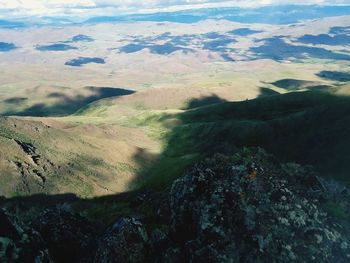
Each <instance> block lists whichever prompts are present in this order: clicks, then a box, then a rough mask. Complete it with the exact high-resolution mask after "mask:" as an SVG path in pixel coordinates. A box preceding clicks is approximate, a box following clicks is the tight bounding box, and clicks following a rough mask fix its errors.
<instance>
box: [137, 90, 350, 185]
mask: <svg viewBox="0 0 350 263" xmlns="http://www.w3.org/2000/svg"><path fill="white" fill-rule="evenodd" d="M340 90H341V89H340ZM343 93H344V92H339V91H337V92H335V91H332V92H319V91H307V92H296V93H288V94H283V95H272V96H267V97H261V98H258V99H255V100H249V101H243V102H225V103H218V104H214V105H210V106H205V107H202V108H197V109H193V110H188V111H186V112H184V113H180V114H178V115H165V116H164V115H163V116H162V117H159V115H155V116H152V117H149V119H148V123H150V122H152V119H153V120H157V121H161V122H163V123H166V122H167V121H169V120H170V119H174V118H177V119H178V121H179V122H180V123H181V124H180V125H178V126H176V127H174V128H173V129H171V130H169V132H168V134H167V136H166V140H165V141H166V142H165V144H166V146H165V148H164V151H163V153H162V155H161V157H160V158H159V159H158V161H157V162H155V163H154V164H153V165H152V166H151V167H147V169H145V171H144V172H142V173H141V174H140V175H139V177H138V179H137V180H136V181H135V184H136V185H137V186H140V185H141V186H144V187H149V186H152V187H162V186H164V185H167V184H168V183H169V182H171V181H172V180H173V179H174V178H176V177H177V176H179V175H180V174H181V172H183V170H184V169H185V168H186V167H187V166H188V165H189V164H191V163H193V162H194V161H196V160H198V159H201V158H203V157H205V156H208V155H211V154H213V153H215V152H222V153H233V152H235V151H236V148H235V147H237V148H239V147H242V146H261V147H263V148H265V149H267V150H268V151H269V152H272V153H273V154H275V155H276V156H277V157H278V158H279V159H280V160H281V161H290V162H298V163H302V164H310V165H313V166H315V168H316V170H317V171H318V172H319V173H321V174H322V175H324V176H329V177H332V178H334V179H338V180H341V181H344V182H346V183H347V184H350V177H349V176H348V170H349V169H350V155H349V150H348V149H349V147H350V138H349V134H350V116H349V113H350V98H349V97H347V96H345V95H338V94H343ZM232 145H234V146H235V147H232ZM169 167H172V169H169ZM174 167H175V168H176V169H174Z"/></svg>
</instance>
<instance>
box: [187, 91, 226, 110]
mask: <svg viewBox="0 0 350 263" xmlns="http://www.w3.org/2000/svg"><path fill="white" fill-rule="evenodd" d="M222 102H226V100H224V99H222V98H220V97H219V96H217V95H215V94H213V95H211V96H206V97H202V98H195V99H191V100H190V101H189V102H188V103H187V105H186V107H185V108H184V109H185V110H190V109H195V108H199V107H204V106H208V105H212V104H217V103H222Z"/></svg>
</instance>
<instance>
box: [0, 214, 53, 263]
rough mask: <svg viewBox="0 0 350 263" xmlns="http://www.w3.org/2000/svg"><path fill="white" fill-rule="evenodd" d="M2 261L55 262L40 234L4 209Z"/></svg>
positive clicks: (0, 238) (0, 227) (0, 233)
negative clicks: (11, 216)
mask: <svg viewBox="0 0 350 263" xmlns="http://www.w3.org/2000/svg"><path fill="white" fill-rule="evenodd" d="M0 262H3V263H27V262H28V263H32V262H40V263H51V262H53V261H52V260H51V257H50V256H49V252H48V249H47V247H46V244H45V242H44V241H43V240H42V238H41V236H40V234H39V233H38V232H37V231H35V230H34V229H32V228H30V227H25V225H24V224H23V223H20V222H18V221H16V220H15V219H14V218H10V216H9V215H8V214H6V213H5V212H4V211H3V210H2V209H0Z"/></svg>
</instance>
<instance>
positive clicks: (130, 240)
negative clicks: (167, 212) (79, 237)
mask: <svg viewBox="0 0 350 263" xmlns="http://www.w3.org/2000/svg"><path fill="white" fill-rule="evenodd" d="M147 241H148V235H147V232H146V229H145V227H144V225H143V224H142V223H141V222H140V221H138V220H136V219H135V218H132V217H130V218H121V219H120V220H118V221H117V222H116V223H115V224H114V225H113V226H112V227H111V228H110V229H109V230H108V231H107V232H106V233H105V234H104V235H103V237H102V238H101V239H100V240H99V242H98V249H97V252H96V257H95V261H94V262H95V263H113V262H118V263H119V262H132V263H137V262H145V261H146V257H147Z"/></svg>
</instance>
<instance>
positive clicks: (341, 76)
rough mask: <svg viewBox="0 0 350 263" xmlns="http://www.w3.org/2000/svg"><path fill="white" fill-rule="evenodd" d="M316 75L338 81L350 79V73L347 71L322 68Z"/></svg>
mask: <svg viewBox="0 0 350 263" xmlns="http://www.w3.org/2000/svg"><path fill="white" fill-rule="evenodd" d="M317 76H319V77H320V78H323V79H328V80H333V81H340V82H346V81H350V73H348V72H341V71H328V70H324V71H321V72H319V73H318V74H317Z"/></svg>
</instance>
